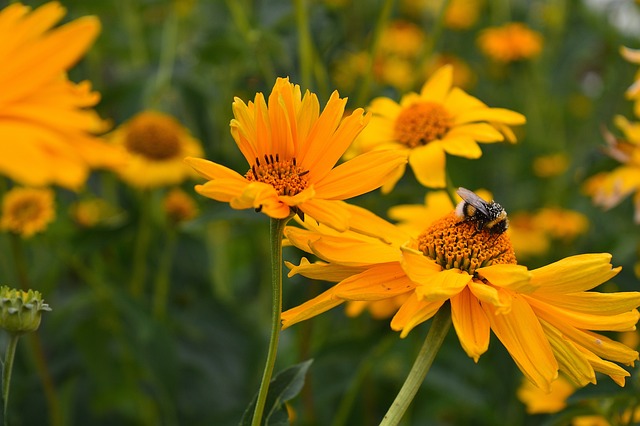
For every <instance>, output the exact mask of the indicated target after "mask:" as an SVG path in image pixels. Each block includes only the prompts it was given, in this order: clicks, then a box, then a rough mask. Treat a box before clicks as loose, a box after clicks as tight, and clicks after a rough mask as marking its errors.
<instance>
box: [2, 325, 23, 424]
mask: <svg viewBox="0 0 640 426" xmlns="http://www.w3.org/2000/svg"><path fill="white" fill-rule="evenodd" d="M19 337H20V335H19V334H15V333H11V335H10V337H9V344H8V345H7V353H6V354H5V357H4V365H3V366H2V400H3V401H4V411H3V416H4V426H7V425H8V424H9V420H8V419H9V416H8V411H7V410H8V409H9V387H10V386H11V371H12V370H13V359H14V358H15V355H16V347H17V345H18V338H19Z"/></svg>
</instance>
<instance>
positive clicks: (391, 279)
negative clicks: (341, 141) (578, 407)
mask: <svg viewBox="0 0 640 426" xmlns="http://www.w3.org/2000/svg"><path fill="white" fill-rule="evenodd" d="M350 209H351V210H352V216H354V217H355V216H357V217H358V223H359V226H360V229H358V230H349V231H347V232H344V233H336V232H335V231H332V230H328V229H327V228H326V227H324V226H322V225H315V224H313V223H310V222H309V221H307V222H305V229H301V228H296V227H287V229H286V230H285V235H286V237H287V240H288V242H289V243H290V244H292V245H294V246H296V247H298V248H299V249H301V250H304V251H306V252H308V253H313V254H314V255H316V256H317V257H318V258H319V259H320V261H318V262H315V263H311V262H309V261H308V260H306V259H304V258H303V259H302V261H301V263H300V265H297V266H296V265H292V264H290V263H288V264H287V266H288V267H289V268H290V269H291V271H290V273H289V275H290V276H291V275H295V274H301V275H303V276H306V277H309V278H313V279H320V280H326V281H331V282H337V284H336V285H335V286H333V287H332V288H330V289H329V290H327V291H325V292H324V293H322V294H320V295H319V296H317V297H315V298H314V299H312V300H309V301H307V302H305V303H303V304H302V305H300V306H297V307H294V308H292V309H289V310H287V311H286V312H284V313H283V314H282V320H283V327H285V328H286V327H289V326H291V325H293V324H295V323H297V322H300V321H302V320H305V319H309V318H311V317H314V316H316V315H318V314H320V313H322V312H325V311H327V310H329V309H331V308H333V307H336V306H338V305H340V304H341V303H343V302H345V301H351V300H361V301H375V300H384V299H388V298H392V297H397V296H399V295H408V297H407V299H406V301H405V302H404V303H403V304H402V306H401V307H400V308H399V309H398V311H397V312H396V314H395V316H394V317H393V319H392V320H391V328H392V329H393V330H396V331H399V332H400V336H401V337H405V336H406V335H407V334H408V333H409V332H410V331H411V330H412V329H413V328H414V327H416V326H417V325H419V324H421V323H422V322H424V321H427V320H428V319H430V318H431V317H432V316H434V315H435V313H436V312H437V311H438V310H439V309H440V307H442V306H443V305H444V304H445V303H446V302H448V303H450V305H451V315H452V320H453V325H454V327H455V330H456V333H457V335H458V338H459V340H460V343H461V346H462V347H463V349H464V350H465V352H466V353H467V354H468V355H469V356H470V357H471V358H473V359H474V360H475V361H478V359H479V357H480V356H481V355H482V354H483V353H484V352H485V351H486V350H487V348H488V346H489V335H490V331H493V333H494V334H495V335H496V336H497V338H498V339H499V340H500V341H501V342H502V344H503V345H504V346H505V348H506V349H507V350H508V351H509V353H510V354H511V356H512V358H513V359H514V361H515V362H516V364H517V365H518V367H519V368H520V369H521V370H522V372H523V373H524V375H525V376H526V377H527V378H528V379H529V380H531V382H533V383H534V384H535V385H536V386H537V387H540V388H542V389H545V390H548V389H549V387H550V384H551V383H552V382H553V381H554V380H556V379H557V377H558V372H559V371H562V372H564V374H565V375H567V376H568V377H570V378H571V380H572V381H573V382H575V383H577V384H579V385H581V386H583V385H585V384H587V383H595V382H596V376H595V373H596V372H602V373H604V374H607V375H609V376H610V377H611V378H612V379H613V380H614V381H615V382H616V383H618V384H619V385H621V386H622V385H624V380H625V377H627V376H629V373H628V372H627V371H626V370H625V369H623V368H621V367H620V366H618V365H617V364H616V362H619V363H623V364H628V365H632V364H633V363H634V361H635V360H636V359H638V353H637V352H636V351H634V350H632V349H630V348H628V347H626V346H624V345H622V344H620V343H618V342H616V341H614V340H612V339H610V338H607V337H605V336H603V335H601V334H598V333H597V332H595V331H606V330H612V331H623V330H633V329H634V328H635V324H636V322H637V321H638V318H639V317H640V314H639V313H638V311H637V309H636V307H637V306H638V305H640V293H638V292H627V293H624V292H621V293H612V294H603V293H597V292H589V291H587V290H591V289H592V288H594V287H596V286H598V285H599V284H602V283H603V282H605V281H607V280H609V279H611V278H612V277H614V276H615V275H616V274H617V273H618V272H619V270H620V268H613V267H612V266H611V263H610V260H611V255H609V254H606V253H605V254H584V255H578V256H572V257H568V258H565V259H562V260H560V261H558V262H555V263H552V264H550V265H547V266H544V267H541V268H538V269H534V270H528V269H527V268H526V267H525V266H523V265H519V264H518V263H517V261H516V257H515V254H514V252H513V249H512V247H511V243H510V241H509V237H508V235H507V233H502V234H491V233H490V232H488V231H487V230H486V229H485V230H481V231H478V230H477V228H476V225H475V224H474V223H473V222H468V221H465V222H461V218H459V217H458V216H457V215H456V213H455V212H451V213H450V214H448V215H445V216H444V217H441V218H439V219H437V220H436V221H435V222H434V223H432V224H431V225H430V226H429V227H428V228H427V229H425V230H423V231H422V232H421V233H420V234H419V235H411V236H408V235H407V233H406V232H405V231H403V230H402V229H399V228H398V227H396V226H394V225H392V224H390V223H388V222H386V221H384V220H382V219H381V218H379V217H377V216H375V215H373V214H372V213H370V212H367V211H366V210H363V209H360V208H357V207H353V206H352V207H350ZM356 231H357V232H356ZM363 232H364V233H366V234H367V235H365V234H363ZM376 236H377V238H376ZM594 330H595V331H594Z"/></svg>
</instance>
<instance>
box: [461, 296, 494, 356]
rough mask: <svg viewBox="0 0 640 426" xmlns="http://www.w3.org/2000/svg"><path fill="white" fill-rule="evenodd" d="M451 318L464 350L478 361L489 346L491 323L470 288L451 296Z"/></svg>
mask: <svg viewBox="0 0 640 426" xmlns="http://www.w3.org/2000/svg"><path fill="white" fill-rule="evenodd" d="M451 319H452V320H453V326H454V327H455V330H456V333H457V335H458V339H459V340H460V344H461V345H462V348H463V349H464V351H465V352H466V353H467V355H469V357H471V358H473V360H474V361H475V362H478V359H479V358H480V355H482V354H483V353H485V352H486V351H487V349H488V348H489V337H490V330H491V329H490V324H489V320H488V319H487V316H486V314H485V313H484V311H483V310H482V307H481V306H480V302H479V301H478V299H476V298H475V297H474V296H473V295H472V294H471V291H470V290H469V289H468V288H465V289H463V290H462V291H461V292H460V294H458V295H456V296H454V297H452V298H451Z"/></svg>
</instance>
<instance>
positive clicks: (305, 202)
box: [187, 78, 406, 230]
mask: <svg viewBox="0 0 640 426" xmlns="http://www.w3.org/2000/svg"><path fill="white" fill-rule="evenodd" d="M267 102H268V103H267ZM346 102H347V100H346V99H341V98H340V97H339V95H338V92H337V91H335V92H333V94H332V95H331V97H330V99H329V101H328V102H327V105H326V107H325V108H324V110H323V111H322V112H320V105H319V103H318V98H317V97H316V95H314V94H312V93H310V92H309V91H307V92H306V93H305V95H304V97H303V96H302V93H301V91H300V86H298V85H294V84H291V83H289V79H287V78H278V79H277V80H276V83H275V85H274V87H273V90H272V92H271V95H270V96H269V98H268V101H265V98H264V95H263V94H262V93H258V94H256V97H255V101H254V102H249V103H248V104H245V103H244V102H243V101H242V100H241V99H239V98H235V101H234V103H233V113H234V116H235V118H234V119H233V120H231V134H232V136H233V138H234V139H235V141H236V143H237V145H238V148H239V149H240V151H241V152H242V154H243V155H244V157H245V159H246V160H247V162H248V163H249V165H250V167H249V170H248V171H247V172H246V173H245V175H244V176H243V175H241V174H239V173H237V172H235V171H234V170H231V169H229V168H227V167H225V166H223V165H220V164H217V163H213V162H211V161H207V160H204V159H199V158H188V159H187V162H188V163H189V164H190V165H191V166H193V167H194V168H195V169H196V170H197V171H198V172H199V173H200V174H201V175H202V176H204V177H205V178H207V179H209V182H207V183H205V184H204V185H198V186H196V191H197V192H199V193H200V194H202V195H204V196H205V197H209V198H212V199H214V200H217V201H222V202H227V203H229V204H230V206H231V207H232V208H234V209H249V208H253V209H256V211H259V212H262V213H264V214H266V215H268V216H270V217H272V218H278V219H283V218H286V217H288V216H290V215H291V214H292V213H294V214H298V215H309V216H310V217H312V218H314V219H315V220H317V221H318V222H320V223H324V224H326V225H328V226H331V227H332V228H335V229H340V230H345V229H347V227H348V226H349V225H350V215H351V214H350V212H349V209H348V208H347V207H346V206H347V204H346V203H344V201H342V200H345V199H348V198H351V197H355V196H358V195H361V194H364V193H366V192H369V191H372V190H374V189H376V188H379V187H380V186H381V185H383V184H384V183H385V182H386V181H387V180H388V179H389V176H390V175H391V173H392V172H393V170H395V169H396V168H398V167H399V166H400V165H401V164H404V163H405V162H406V158H405V157H404V156H403V155H401V154H399V153H398V152H396V151H389V150H387V151H376V152H371V153H367V154H363V155H361V156H358V157H356V158H353V159H352V160H350V161H347V162H345V163H343V164H340V165H338V166H336V167H334V166H335V164H336V162H337V161H338V160H339V159H340V157H341V156H342V155H343V154H344V151H345V150H346V149H347V147H348V146H349V145H350V144H351V142H352V141H353V139H354V138H355V137H356V135H357V134H358V133H360V131H361V130H362V129H363V128H364V127H365V126H366V125H367V123H368V121H369V118H370V117H369V116H368V115H364V111H363V110H362V109H361V108H360V109H356V110H355V111H354V112H353V113H352V114H351V115H350V116H348V117H346V118H344V119H343V114H344V108H345V105H346Z"/></svg>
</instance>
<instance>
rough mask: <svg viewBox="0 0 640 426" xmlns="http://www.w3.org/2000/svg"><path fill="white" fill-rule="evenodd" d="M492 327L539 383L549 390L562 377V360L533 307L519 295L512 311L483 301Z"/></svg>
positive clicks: (512, 354)
mask: <svg viewBox="0 0 640 426" xmlns="http://www.w3.org/2000/svg"><path fill="white" fill-rule="evenodd" d="M482 307H483V308H484V310H485V313H486V314H487V317H488V318H489V321H490V322H491V329H492V330H493V332H494V333H495V335H496V336H497V337H498V339H500V341H501V342H502V344H503V345H504V347H505V348H506V349H507V351H509V354H510V355H511V357H512V358H513V360H514V361H515V362H516V364H517V365H518V367H519V368H520V370H521V371H522V372H523V373H524V375H525V376H527V378H528V379H529V380H531V381H532V382H533V383H534V384H535V385H536V386H538V387H539V388H540V389H543V390H545V391H549V390H550V384H551V382H552V381H554V380H555V379H556V378H557V377H558V362H557V361H556V359H555V357H554V356H553V352H552V350H551V345H550V344H549V341H548V340H547V338H546V337H545V335H544V331H543V330H542V326H541V325H540V322H539V321H538V318H537V317H536V315H535V314H534V312H533V310H532V309H531V307H530V306H529V304H528V303H526V302H525V301H524V300H523V299H522V298H520V297H518V296H516V297H514V299H513V301H512V309H511V312H510V313H508V314H497V313H496V311H495V308H494V307H493V305H490V304H487V303H482Z"/></svg>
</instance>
